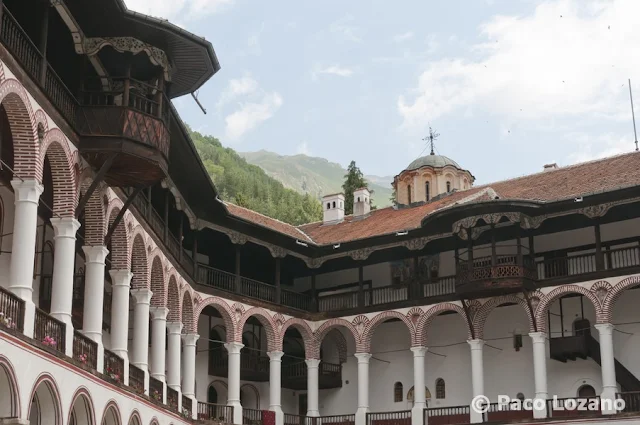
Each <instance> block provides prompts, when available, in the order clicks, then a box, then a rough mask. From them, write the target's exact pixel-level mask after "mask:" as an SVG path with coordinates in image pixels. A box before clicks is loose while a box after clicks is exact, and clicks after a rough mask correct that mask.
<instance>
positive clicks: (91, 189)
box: [76, 153, 118, 218]
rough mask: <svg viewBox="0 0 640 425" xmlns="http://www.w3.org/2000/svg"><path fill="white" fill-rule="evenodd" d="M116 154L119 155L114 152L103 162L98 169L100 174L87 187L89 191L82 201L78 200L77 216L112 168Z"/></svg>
mask: <svg viewBox="0 0 640 425" xmlns="http://www.w3.org/2000/svg"><path fill="white" fill-rule="evenodd" d="M116 156H118V154H117V153H114V154H112V155H111V156H110V157H108V158H107V160H106V161H105V162H104V163H103V164H102V167H100V170H99V171H98V174H96V177H95V178H94V179H93V181H92V182H91V185H90V186H89V189H87V192H86V193H85V194H84V196H83V197H82V199H80V201H79V202H78V206H77V208H76V218H78V217H80V213H81V212H82V211H84V207H86V206H87V202H89V199H90V198H91V195H93V192H95V190H96V189H97V188H98V185H99V184H100V183H102V181H103V180H104V177H105V176H106V175H107V172H108V171H109V169H110V168H111V165H112V164H113V161H114V160H115V159H116Z"/></svg>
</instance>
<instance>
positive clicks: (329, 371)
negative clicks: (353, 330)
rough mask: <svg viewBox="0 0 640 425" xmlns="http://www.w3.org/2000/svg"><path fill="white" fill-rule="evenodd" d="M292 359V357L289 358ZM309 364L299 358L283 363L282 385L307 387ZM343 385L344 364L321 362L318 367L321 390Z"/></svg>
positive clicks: (300, 388)
mask: <svg viewBox="0 0 640 425" xmlns="http://www.w3.org/2000/svg"><path fill="white" fill-rule="evenodd" d="M289 359H290V358H289ZM307 375H308V372H307V364H306V363H305V361H304V360H302V359H298V360H295V359H294V361H293V362H290V363H289V364H286V363H283V365H282V387H283V388H287V389H290V390H305V389H306V388H307ZM341 386H342V365H339V364H333V363H327V362H320V365H319V369H318V387H319V388H320V389H321V390H324V389H329V388H340V387H341Z"/></svg>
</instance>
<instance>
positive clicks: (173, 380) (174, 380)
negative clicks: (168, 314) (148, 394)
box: [167, 322, 182, 392]
mask: <svg viewBox="0 0 640 425" xmlns="http://www.w3.org/2000/svg"><path fill="white" fill-rule="evenodd" d="M167 329H168V330H169V337H168V338H169V340H168V341H167V346H168V350H167V385H168V386H169V387H171V388H173V389H174V390H176V391H178V392H180V354H181V352H180V340H181V334H182V323H180V322H168V323H167Z"/></svg>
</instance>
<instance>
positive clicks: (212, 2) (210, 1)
mask: <svg viewBox="0 0 640 425" xmlns="http://www.w3.org/2000/svg"><path fill="white" fill-rule="evenodd" d="M234 2H235V0H125V3H126V5H127V8H129V9H130V10H134V11H136V12H140V13H144V14H146V15H151V16H156V17H159V18H165V19H176V18H178V17H179V18H180V19H181V20H182V19H186V20H196V19H201V18H204V17H206V16H208V15H211V14H214V13H216V12H219V11H220V10H222V9H224V8H225V7H228V6H230V5H232V4H233V3H234Z"/></svg>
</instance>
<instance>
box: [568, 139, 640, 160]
mask: <svg viewBox="0 0 640 425" xmlns="http://www.w3.org/2000/svg"><path fill="white" fill-rule="evenodd" d="M568 139H569V140H570V141H571V142H573V143H574V144H575V145H576V149H575V150H574V152H573V153H572V154H570V155H569V160H570V161H571V163H577V162H585V161H591V160H594V159H599V158H605V157H608V156H612V155H619V154H622V153H628V152H631V151H632V150H633V149H635V145H634V142H633V140H632V139H631V138H630V137H629V136H626V137H620V136H619V135H616V134H611V133H609V134H604V135H601V136H598V137H594V136H593V134H586V133H573V134H570V135H569V136H568Z"/></svg>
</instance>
